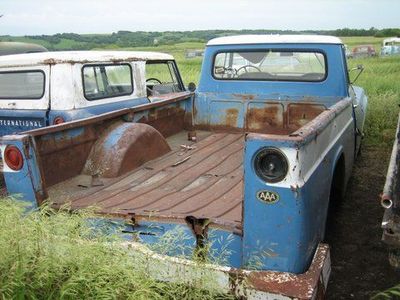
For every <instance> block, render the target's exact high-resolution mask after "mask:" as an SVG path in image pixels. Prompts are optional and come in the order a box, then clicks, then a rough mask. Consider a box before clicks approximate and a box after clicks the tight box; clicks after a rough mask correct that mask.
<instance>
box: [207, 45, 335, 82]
mask: <svg viewBox="0 0 400 300" xmlns="http://www.w3.org/2000/svg"><path fill="white" fill-rule="evenodd" d="M212 72H213V77H214V78H215V79H219V80H265V81H306V82H320V81H323V80H325V78H326V76H327V63H326V57H325V55H324V54H323V53H322V52H312V51H301V50H296V51H287V50H284V51H283V50H276V49H269V50H262V51H233V52H219V53H217V54H216V55H215V57H214V64H213V70H212Z"/></svg>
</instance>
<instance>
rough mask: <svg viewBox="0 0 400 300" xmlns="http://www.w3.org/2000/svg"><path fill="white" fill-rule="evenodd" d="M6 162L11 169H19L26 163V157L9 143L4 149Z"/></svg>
mask: <svg viewBox="0 0 400 300" xmlns="http://www.w3.org/2000/svg"><path fill="white" fill-rule="evenodd" d="M4 162H5V163H6V164H7V166H8V167H9V168H10V169H11V170H14V171H18V170H21V169H22V166H23V165H24V158H23V156H22V153H21V151H20V150H19V149H18V148H17V147H15V146H10V145H9V146H7V147H6V149H5V150H4Z"/></svg>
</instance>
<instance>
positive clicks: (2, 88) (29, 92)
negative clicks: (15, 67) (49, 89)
mask: <svg viewBox="0 0 400 300" xmlns="http://www.w3.org/2000/svg"><path fill="white" fill-rule="evenodd" d="M44 81H45V80H44V73H43V72H42V71H39V70H36V71H17V72H0V99H41V98H42V97H43V94H44Z"/></svg>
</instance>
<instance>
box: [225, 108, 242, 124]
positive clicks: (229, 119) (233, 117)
mask: <svg viewBox="0 0 400 300" xmlns="http://www.w3.org/2000/svg"><path fill="white" fill-rule="evenodd" d="M238 114H239V112H238V110H237V109H236V108H230V109H227V110H226V115H225V124H224V125H225V126H228V127H237V119H238Z"/></svg>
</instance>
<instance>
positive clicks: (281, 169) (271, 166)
mask: <svg viewBox="0 0 400 300" xmlns="http://www.w3.org/2000/svg"><path fill="white" fill-rule="evenodd" d="M288 168H289V166H288V161H287V158H286V156H285V155H284V154H283V153H282V152H281V151H280V150H278V149H276V148H268V147H265V148H262V149H261V150H259V151H258V152H257V154H256V156H255V158H254V170H255V171H256V174H257V176H258V177H260V178H261V179H262V180H264V181H266V182H271V183H274V182H279V181H281V180H283V179H284V178H285V177H286V174H287V172H288Z"/></svg>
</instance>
